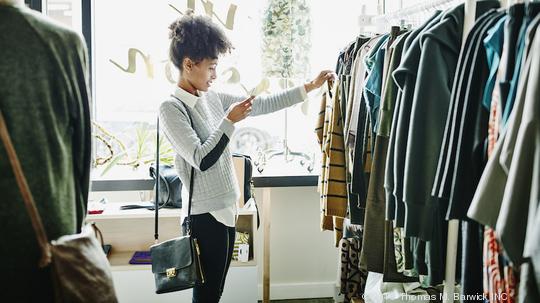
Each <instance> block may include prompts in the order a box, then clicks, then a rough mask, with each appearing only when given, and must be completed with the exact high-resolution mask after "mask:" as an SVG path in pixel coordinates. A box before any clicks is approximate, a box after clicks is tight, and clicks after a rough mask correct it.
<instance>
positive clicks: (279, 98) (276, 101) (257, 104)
mask: <svg viewBox="0 0 540 303" xmlns="http://www.w3.org/2000/svg"><path fill="white" fill-rule="evenodd" d="M218 97H219V99H220V101H221V104H222V106H223V110H224V111H225V112H227V111H228V110H229V107H230V106H231V105H232V104H234V103H236V102H241V101H243V100H245V99H246V98H248V97H246V96H235V95H229V94H226V93H218ZM305 99H307V92H306V89H305V88H304V85H299V86H296V87H294V88H291V89H289V90H284V91H281V92H278V93H275V94H271V95H267V96H258V97H256V98H255V99H254V100H253V111H252V112H251V115H252V116H258V115H264V114H269V113H273V112H275V111H278V110H280V109H284V108H287V107H289V106H292V105H294V104H296V103H300V102H302V101H304V100H305Z"/></svg>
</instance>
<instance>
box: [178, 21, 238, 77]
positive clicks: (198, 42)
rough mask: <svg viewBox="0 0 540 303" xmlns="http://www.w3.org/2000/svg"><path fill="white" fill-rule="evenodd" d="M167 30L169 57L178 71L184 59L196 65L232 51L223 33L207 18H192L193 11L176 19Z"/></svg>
mask: <svg viewBox="0 0 540 303" xmlns="http://www.w3.org/2000/svg"><path fill="white" fill-rule="evenodd" d="M169 30H170V32H169V38H170V39H171V45H170V48H169V57H170V59H171V61H172V62H173V64H174V65H175V66H176V67H177V68H178V69H179V70H182V61H183V60H184V58H186V57H187V58H190V59H191V60H193V61H194V62H196V63H198V62H201V61H202V60H204V59H207V58H208V59H216V58H218V56H219V55H220V54H224V53H227V52H230V51H231V49H233V46H232V44H231V42H230V41H229V39H227V37H226V36H225V33H224V32H223V31H222V30H221V29H220V28H219V27H218V26H217V25H216V24H214V23H213V22H212V20H211V19H210V18H209V17H203V16H194V15H193V11H188V12H187V13H186V14H185V15H184V16H182V17H180V18H178V19H176V20H175V21H174V22H173V23H172V24H171V25H169Z"/></svg>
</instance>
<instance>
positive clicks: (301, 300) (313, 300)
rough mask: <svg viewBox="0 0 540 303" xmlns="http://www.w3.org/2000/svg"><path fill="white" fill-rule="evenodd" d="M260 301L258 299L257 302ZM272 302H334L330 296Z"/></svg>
mask: <svg viewBox="0 0 540 303" xmlns="http://www.w3.org/2000/svg"><path fill="white" fill-rule="evenodd" d="M260 302H262V301H259V303H260ZM270 302H272V303H334V299H332V298H319V299H294V300H272V301H270Z"/></svg>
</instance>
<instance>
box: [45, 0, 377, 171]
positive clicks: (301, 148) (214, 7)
mask: <svg viewBox="0 0 540 303" xmlns="http://www.w3.org/2000/svg"><path fill="white" fill-rule="evenodd" d="M80 2H81V0H78V1H77V0H71V1H69V0H54V1H53V0H49V1H46V5H44V10H45V11H46V12H47V13H48V14H49V15H50V16H51V17H53V18H55V19H57V20H59V21H61V22H64V23H65V24H68V25H71V26H72V27H74V28H80V24H81V15H80V14H78V12H80V9H81V5H80ZM82 2H83V3H84V0H82ZM365 4H366V5H368V4H367V1H366V2H365ZM280 5H281V8H285V9H288V10H289V11H288V13H289V14H288V15H287V14H285V15H284V17H283V18H281V19H279V18H276V16H277V15H278V14H279V8H280ZM370 5H371V6H369V7H368V11H367V12H366V13H368V14H373V13H374V9H375V4H370ZM299 7H300V8H299ZM188 8H192V9H194V11H195V14H198V15H208V16H211V17H212V19H213V21H214V22H216V24H218V25H220V26H222V27H223V28H224V30H225V32H226V34H227V35H228V37H229V38H230V39H231V41H232V42H233V45H234V46H235V50H234V51H233V53H232V54H230V55H227V56H225V57H223V58H221V59H220V64H219V66H218V76H219V78H218V82H219V83H216V84H215V87H214V88H213V89H216V90H223V91H227V92H231V93H236V94H242V95H245V94H246V91H250V90H251V89H252V88H254V87H255V86H257V85H258V84H260V83H261V82H262V81H263V79H265V78H268V83H269V87H268V89H267V91H266V93H271V92H275V91H278V90H281V89H283V88H284V87H291V86H292V85H300V84H303V83H304V82H305V81H306V80H307V79H311V78H312V77H314V76H315V75H316V73H317V72H318V71H320V70H322V69H334V67H335V64H336V59H337V56H338V54H339V52H340V50H341V49H342V48H344V47H345V46H346V45H347V44H348V43H349V42H350V41H352V40H354V39H355V37H356V36H357V35H358V34H359V33H360V27H359V23H358V22H359V16H360V14H361V10H362V8H361V5H360V4H359V3H358V1H357V0H336V1H332V2H331V3H330V2H327V1H308V0H271V1H270V0H268V1H252V0H226V1H209V0H175V1H172V0H171V1H152V0H141V1H136V2H134V1H129V0H114V1H105V0H96V1H93V9H92V12H91V13H92V17H91V19H92V20H93V25H92V37H93V39H92V41H91V43H92V46H93V47H92V49H93V52H92V54H91V58H92V65H93V69H92V70H93V72H94V77H93V78H94V79H95V80H94V82H93V83H92V84H93V92H94V102H95V104H94V106H93V107H94V111H93V114H94V117H93V118H94V121H95V123H96V124H95V127H94V133H95V135H96V140H95V146H96V151H95V157H94V158H95V160H96V161H97V162H98V164H99V165H97V167H96V169H94V172H93V178H107V179H109V178H111V179H126V178H140V177H147V169H137V170H134V169H133V168H139V167H144V166H146V165H148V164H149V163H151V162H153V160H154V151H155V145H156V144H155V119H156V110H157V108H158V106H159V104H160V102H162V101H163V100H164V99H165V98H167V97H168V95H169V94H170V93H171V92H172V91H173V89H174V85H175V83H176V80H177V77H178V74H177V71H176V70H175V68H174V67H173V66H172V64H170V63H169V61H168V44H169V39H168V25H169V24H170V23H171V22H172V21H173V20H174V19H176V18H177V17H179V16H180V15H181V14H182V13H183V12H185V11H186V9H188ZM269 10H270V12H271V13H269ZM85 14H88V12H87V11H85ZM290 17H292V19H293V24H296V25H298V24H300V25H301V26H300V27H298V26H296V25H295V26H293V27H294V28H293V29H290V31H291V32H292V33H294V35H296V36H294V35H293V34H291V32H288V33H289V34H291V37H292V36H294V37H296V38H295V39H297V40H294V41H293V39H291V41H290V42H292V43H291V45H292V47H298V45H301V46H302V47H303V50H302V51H301V52H299V51H296V52H295V53H291V55H292V56H293V58H292V59H291V60H290V61H288V62H290V63H291V62H292V63H291V64H290V65H294V64H295V63H296V68H295V69H293V72H292V73H288V72H286V73H283V74H282V75H280V74H279V73H272V74H270V75H268V74H269V73H268V71H269V70H270V67H269V66H268V64H266V63H265V61H264V59H263V56H264V55H265V52H266V53H267V54H268V52H269V51H270V49H271V48H272V47H273V48H274V49H275V50H277V51H283V48H284V47H282V46H283V45H281V44H280V43H277V44H279V45H275V44H276V43H274V42H273V41H278V40H279V39H278V40H272V39H269V38H268V39H266V40H265V36H264V35H263V26H264V24H265V22H266V24H268V22H278V23H279V22H290V21H291V19H288V18H290ZM272 18H275V19H276V20H277V21H276V20H271V19H272ZM278 19H279V20H278ZM280 20H281V21H280ZM282 25H283V24H282ZM285 28H286V27H285ZM287 30H289V29H287V28H286V30H285V31H284V32H287ZM300 30H303V31H305V33H303V37H304V38H302V39H301V40H299V39H298V38H297V37H298V32H297V31H300ZM295 31H296V32H295ZM267 37H268V36H267ZM284 39H285V40H284V41H286V39H287V38H284ZM87 41H89V40H88V37H87ZM265 41H266V44H265ZM286 42H287V41H286ZM300 42H301V43H300ZM272 43H274V44H272ZM272 52H273V50H271V51H270V53H272ZM284 52H285V55H287V53H286V52H287V50H285V51H284ZM280 60H281V59H280ZM303 60H304V61H303ZM266 62H268V60H266ZM299 62H301V63H300V64H298V63H299ZM285 66H286V65H285ZM282 76H285V77H287V78H288V79H289V81H284V80H283V79H281V77H282ZM319 102H320V93H318V92H314V93H311V94H310V98H309V100H307V101H305V102H304V103H300V104H298V105H296V106H294V107H292V108H289V109H288V110H286V111H280V112H276V113H273V114H270V115H265V116H261V117H253V118H249V119H246V120H244V121H242V122H241V123H239V124H238V125H237V131H236V133H235V136H234V138H233V140H232V141H231V147H232V149H233V150H234V151H238V152H242V153H247V154H251V155H252V157H253V158H254V159H255V160H256V161H257V160H259V161H258V162H261V163H262V162H263V161H261V160H264V159H263V157H262V155H266V165H264V167H263V166H259V168H261V169H264V170H263V174H265V175H310V174H315V175H317V174H318V173H319V169H320V167H319V166H320V165H319V163H320V162H319V161H320V160H319V158H320V148H319V147H318V144H317V140H316V137H315V133H314V127H315V121H316V116H317V114H318V112H319V110H320V108H319ZM285 118H287V119H286V120H285ZM285 128H286V129H285ZM285 133H286V135H285ZM285 137H286V138H287V145H288V147H289V148H290V151H291V152H299V153H303V154H305V155H306V156H307V158H306V159H304V158H303V157H294V158H292V161H285V160H284V157H283V156H276V157H274V158H271V159H270V157H269V153H270V151H271V150H275V151H282V150H283V142H284V139H285ZM161 149H162V151H163V150H165V151H166V152H165V155H164V158H163V160H165V159H169V160H170V157H169V156H171V155H172V153H171V151H170V150H168V152H167V148H165V145H164V146H162V148H161ZM289 160H290V159H289ZM308 167H309V168H310V169H309V170H308Z"/></svg>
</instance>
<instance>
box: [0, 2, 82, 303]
mask: <svg viewBox="0 0 540 303" xmlns="http://www.w3.org/2000/svg"><path fill="white" fill-rule="evenodd" d="M87 79H88V69H87V54H86V47H85V45H84V43H83V42H82V40H81V38H80V36H79V35H78V34H76V33H75V32H73V31H71V30H68V29H66V28H64V27H63V26H60V25H58V24H55V23H52V22H51V21H49V20H48V19H46V18H45V17H43V16H41V15H40V14H38V13H35V12H33V11H31V10H29V9H27V8H23V7H14V6H6V5H0V109H1V110H2V112H3V115H4V117H5V119H6V123H7V127H8V131H9V133H10V136H11V138H12V141H13V144H14V146H15V149H16V151H17V154H18V157H19V159H20V162H21V165H22V169H23V170H24V173H25V175H26V179H27V180H28V184H29V186H30V190H31V191H32V194H33V196H34V200H35V203H36V205H37V208H38V211H39V213H40V216H41V218H42V220H43V224H44V225H45V229H46V233H47V236H48V238H49V240H54V239H56V238H58V237H60V236H62V235H66V234H73V233H75V232H77V231H78V230H79V229H80V226H81V224H82V222H83V219H84V216H85V214H86V201H87V197H88V187H89V171H90V156H91V154H90V153H91V148H90V142H91V141H90V140H91V133H90V115H89V96H88V87H87ZM0 171H1V175H0V192H1V202H0V230H2V245H1V246H0V256H1V257H2V261H1V262H0V272H1V273H2V275H1V278H0V283H1V285H2V287H1V288H2V292H0V301H2V302H38V301H39V302H47V301H50V300H51V298H52V297H51V296H52V286H51V281H50V274H49V273H48V270H47V269H44V270H40V269H38V258H39V256H40V252H39V249H38V245H37V240H36V236H35V233H34V230H33V229H32V227H31V223H30V219H29V216H28V213H27V211H26V209H25V207H24V204H23V200H22V198H21V194H20V192H19V189H18V187H17V184H16V182H15V179H14V175H13V172H12V168H11V165H10V163H9V161H8V159H7V155H6V150H5V147H4V145H3V144H0Z"/></svg>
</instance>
